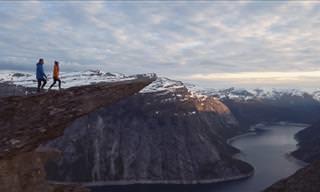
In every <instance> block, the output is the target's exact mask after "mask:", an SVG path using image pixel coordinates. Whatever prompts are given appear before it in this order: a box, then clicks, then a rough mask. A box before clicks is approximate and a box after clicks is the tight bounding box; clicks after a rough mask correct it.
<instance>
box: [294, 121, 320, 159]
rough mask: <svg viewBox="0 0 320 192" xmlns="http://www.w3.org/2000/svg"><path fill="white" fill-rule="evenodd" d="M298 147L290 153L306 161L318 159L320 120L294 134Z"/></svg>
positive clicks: (319, 150) (319, 155)
mask: <svg viewBox="0 0 320 192" xmlns="http://www.w3.org/2000/svg"><path fill="white" fill-rule="evenodd" d="M296 138H297V140H298V142H299V148H298V149H297V150H296V151H294V152H292V155H293V156H294V157H296V158H298V159H301V160H303V161H306V162H309V163H310V162H313V161H315V160H320V121H318V122H317V123H314V124H313V125H311V126H310V127H307V128H306V129H304V130H302V131H300V132H299V133H297V134H296Z"/></svg>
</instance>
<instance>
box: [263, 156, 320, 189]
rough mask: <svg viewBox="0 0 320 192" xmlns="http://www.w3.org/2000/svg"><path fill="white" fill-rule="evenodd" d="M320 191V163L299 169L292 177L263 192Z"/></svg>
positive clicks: (316, 162)
mask: <svg viewBox="0 0 320 192" xmlns="http://www.w3.org/2000/svg"><path fill="white" fill-rule="evenodd" d="M319 191H320V161H319V160H317V161H315V162H314V163H312V164H311V165H308V166H307V167H305V168H303V169H300V170H299V171H297V172H296V173H295V174H294V175H292V176H290V177H288V178H286V179H283V180H281V181H279V182H277V183H275V184H273V185H272V186H271V187H269V188H267V189H266V190H265V191H264V192H319Z"/></svg>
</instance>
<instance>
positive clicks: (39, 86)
mask: <svg viewBox="0 0 320 192" xmlns="http://www.w3.org/2000/svg"><path fill="white" fill-rule="evenodd" d="M42 82H43V83H42ZM46 84H47V80H45V79H38V92H40V89H43V88H44V86H45V85H46Z"/></svg>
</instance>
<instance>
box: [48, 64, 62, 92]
mask: <svg viewBox="0 0 320 192" xmlns="http://www.w3.org/2000/svg"><path fill="white" fill-rule="evenodd" d="M59 70H60V69H59V62H58V61H54V66H53V83H52V85H50V87H49V89H51V88H52V87H53V86H54V85H55V84H56V82H57V81H58V83H59V90H60V89H61V80H60V78H59Z"/></svg>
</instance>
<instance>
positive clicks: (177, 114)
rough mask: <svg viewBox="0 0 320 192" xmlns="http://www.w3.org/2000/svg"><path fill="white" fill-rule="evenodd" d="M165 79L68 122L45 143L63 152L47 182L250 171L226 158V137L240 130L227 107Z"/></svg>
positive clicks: (230, 175)
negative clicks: (64, 128) (145, 89)
mask: <svg viewBox="0 0 320 192" xmlns="http://www.w3.org/2000/svg"><path fill="white" fill-rule="evenodd" d="M159 81H162V80H161V79H160V80H158V82H159ZM168 84H169V83H168V82H167V81H164V82H162V83H161V85H157V84H155V85H153V88H155V87H157V86H158V87H157V88H155V89H157V90H162V88H163V90H162V91H156V92H153V91H144V92H143V93H140V94H137V95H134V96H133V97H130V98H128V99H125V100H123V101H121V102H119V103H117V104H114V105H112V106H110V107H108V108H105V109H101V110H99V111H96V112H94V113H90V114H89V115H87V116H85V117H82V118H81V119H78V120H77V121H76V122H74V123H73V124H72V125H71V126H70V127H69V128H67V129H66V131H65V134H64V135H63V136H62V137H60V138H58V139H56V140H55V141H52V142H50V143H49V144H48V146H49V147H54V148H58V149H59V150H61V151H62V152H63V154H64V155H63V156H62V157H61V159H60V160H57V161H51V162H50V163H49V164H48V165H47V170H48V173H49V175H48V177H49V179H50V180H58V181H81V182H96V181H100V182H101V181H108V182H114V183H145V182H147V183H197V182H215V181H223V180H228V179H234V178H240V177H245V176H248V175H250V174H251V173H252V167H251V166H250V165H248V164H246V163H244V162H241V161H238V160H234V159H232V158H231V156H232V154H234V152H235V151H236V150H235V149H234V148H232V147H230V146H229V145H228V144H227V143H226V142H225V139H226V138H227V137H230V136H232V135H234V134H236V133H240V132H241V129H240V128H239V126H238V123H237V121H236V120H235V118H234V117H233V115H232V114H231V112H230V111H229V109H228V108H227V107H226V106H225V105H223V104H222V103H221V102H219V101H217V100H215V99H214V98H210V97H208V98H207V97H196V96H193V95H192V94H191V93H190V92H188V90H187V89H186V88H185V87H183V86H182V85H180V84H178V85H168ZM161 86H162V87H161ZM164 87H165V88H164Z"/></svg>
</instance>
